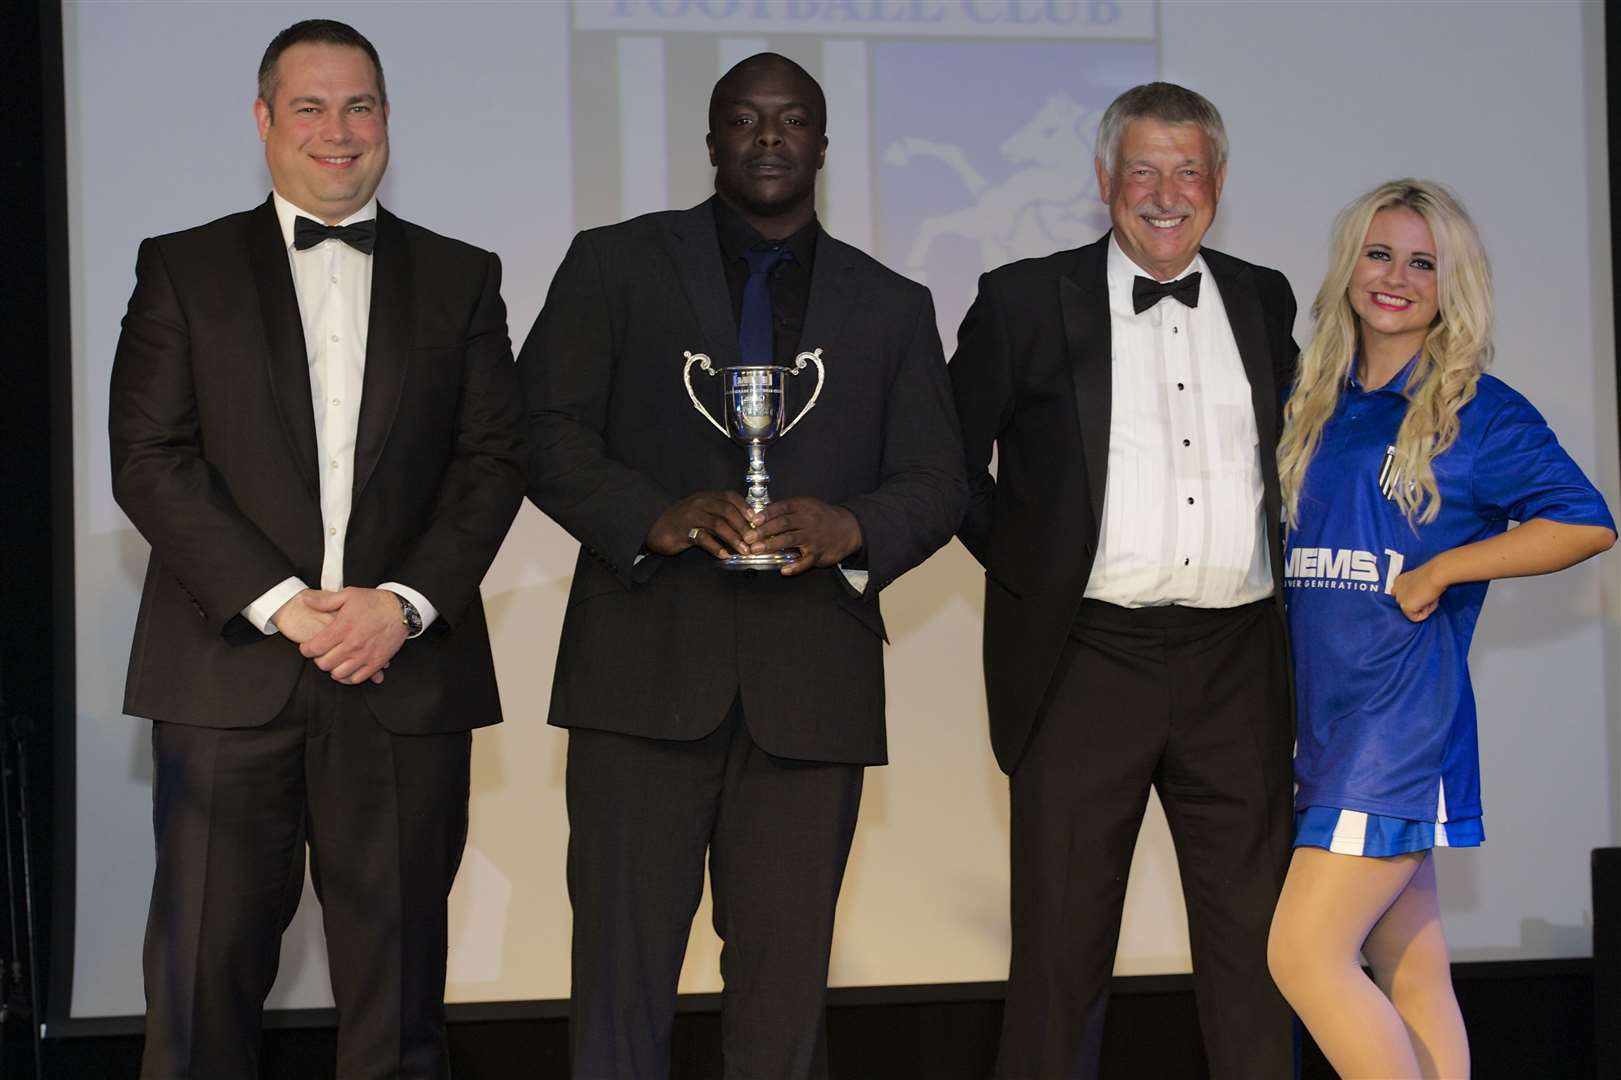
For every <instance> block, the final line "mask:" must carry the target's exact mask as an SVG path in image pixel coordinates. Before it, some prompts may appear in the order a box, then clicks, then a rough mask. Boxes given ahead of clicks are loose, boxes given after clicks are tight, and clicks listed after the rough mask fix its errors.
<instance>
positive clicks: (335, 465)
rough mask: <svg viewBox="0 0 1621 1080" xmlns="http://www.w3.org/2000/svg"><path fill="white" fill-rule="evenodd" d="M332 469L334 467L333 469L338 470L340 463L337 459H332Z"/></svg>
mask: <svg viewBox="0 0 1621 1080" xmlns="http://www.w3.org/2000/svg"><path fill="white" fill-rule="evenodd" d="M332 467H333V468H334V469H336V468H337V467H338V461H337V459H336V458H333V459H332Z"/></svg>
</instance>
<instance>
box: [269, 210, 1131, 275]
mask: <svg viewBox="0 0 1621 1080" xmlns="http://www.w3.org/2000/svg"><path fill="white" fill-rule="evenodd" d="M322 240H342V241H343V242H344V243H345V244H348V245H349V246H350V247H352V248H354V249H355V250H356V251H359V252H363V253H364V254H367V255H370V254H371V249H372V248H374V247H376V246H377V221H376V219H375V218H374V219H372V220H371V221H357V222H355V223H354V224H353V225H322V224H321V223H320V222H319V221H315V220H312V219H310V218H307V217H302V216H301V217H298V218H295V219H294V220H293V247H295V248H297V249H298V250H299V251H307V250H308V249H310V248H312V247H314V246H315V245H316V244H319V243H320V242H321V241H322ZM1144 280H1147V279H1146V278H1145V279H1144Z"/></svg>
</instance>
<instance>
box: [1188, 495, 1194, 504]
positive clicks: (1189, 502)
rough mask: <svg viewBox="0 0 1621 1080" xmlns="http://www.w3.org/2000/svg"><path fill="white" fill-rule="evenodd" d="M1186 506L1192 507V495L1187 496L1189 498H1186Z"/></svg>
mask: <svg viewBox="0 0 1621 1080" xmlns="http://www.w3.org/2000/svg"><path fill="white" fill-rule="evenodd" d="M1188 505H1189V506H1192V505H1193V496H1192V495H1189V496H1188Z"/></svg>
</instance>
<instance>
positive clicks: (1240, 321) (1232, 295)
mask: <svg viewBox="0 0 1621 1080" xmlns="http://www.w3.org/2000/svg"><path fill="white" fill-rule="evenodd" d="M1203 254H1204V260H1205V265H1206V266H1208V267H1210V276H1211V277H1212V278H1214V279H1215V282H1216V288H1217V289H1218V290H1220V292H1221V304H1222V307H1224V308H1226V309H1227V323H1228V325H1229V326H1231V327H1232V330H1233V341H1234V342H1235V343H1236V344H1237V345H1238V355H1239V356H1240V357H1241V358H1242V359H1243V361H1244V374H1245V375H1246V376H1247V377H1248V378H1249V381H1250V401H1251V404H1252V406H1253V407H1254V409H1255V428H1256V431H1257V433H1258V434H1259V436H1260V439H1261V445H1262V446H1264V447H1271V446H1276V445H1277V444H1278V389H1277V387H1275V386H1274V385H1272V381H1273V380H1272V350H1271V349H1270V348H1268V346H1267V340H1266V318H1265V315H1264V313H1263V312H1262V311H1261V294H1260V293H1259V292H1257V291H1256V289H1255V282H1254V279H1253V278H1252V277H1251V276H1250V267H1249V264H1248V263H1244V262H1239V261H1238V260H1237V259H1231V258H1228V257H1227V256H1225V255H1222V254H1221V253H1220V252H1219V251H1206V252H1204V253H1203Z"/></svg>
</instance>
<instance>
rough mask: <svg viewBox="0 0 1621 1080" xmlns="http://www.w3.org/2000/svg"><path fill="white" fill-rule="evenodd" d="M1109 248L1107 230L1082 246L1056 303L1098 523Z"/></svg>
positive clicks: (1106, 402) (1107, 399) (1105, 452)
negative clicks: (1061, 324)
mask: <svg viewBox="0 0 1621 1080" xmlns="http://www.w3.org/2000/svg"><path fill="white" fill-rule="evenodd" d="M1108 252H1109V238H1108V236H1105V237H1104V238H1103V239H1102V240H1100V241H1098V242H1097V243H1095V244H1089V245H1087V246H1086V247H1084V248H1081V249H1080V251H1079V252H1077V253H1076V260H1075V266H1074V268H1073V269H1071V271H1070V272H1069V273H1068V274H1067V275H1065V276H1064V277H1062V278H1059V280H1058V304H1059V310H1060V311H1061V312H1062V313H1063V318H1064V338H1065V340H1066V342H1067V343H1068V354H1069V370H1070V377H1071V379H1072V380H1073V381H1074V383H1075V412H1076V416H1077V418H1078V419H1079V421H1080V425H1081V449H1082V453H1083V454H1084V456H1085V458H1086V486H1087V490H1088V493H1089V494H1090V495H1091V498H1092V520H1093V521H1094V522H1095V523H1096V524H1097V527H1099V528H1101V527H1102V524H1103V490H1104V483H1105V482H1106V481H1107V479H1108V472H1109V413H1110V409H1111V406H1112V402H1113V382H1114V379H1113V371H1112V369H1111V364H1110V358H1111V340H1112V334H1111V332H1110V327H1109V279H1108V261H1107V257H1108Z"/></svg>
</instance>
